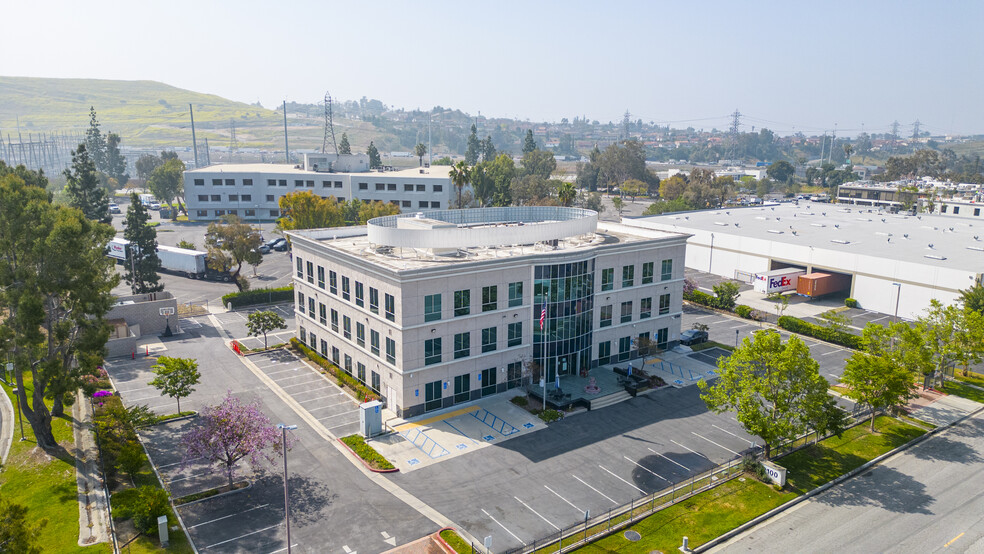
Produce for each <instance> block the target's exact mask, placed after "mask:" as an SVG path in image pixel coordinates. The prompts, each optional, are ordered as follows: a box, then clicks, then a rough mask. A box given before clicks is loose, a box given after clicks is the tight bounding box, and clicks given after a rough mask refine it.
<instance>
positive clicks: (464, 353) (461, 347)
mask: <svg viewBox="0 0 984 554" xmlns="http://www.w3.org/2000/svg"><path fill="white" fill-rule="evenodd" d="M470 355H471V333H468V332H465V333H457V334H455V335H454V359H456V360H457V359H458V358H467V357H468V356H470Z"/></svg>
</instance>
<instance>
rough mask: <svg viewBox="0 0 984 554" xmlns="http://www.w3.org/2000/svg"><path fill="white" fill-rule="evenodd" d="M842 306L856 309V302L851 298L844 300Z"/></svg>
mask: <svg viewBox="0 0 984 554" xmlns="http://www.w3.org/2000/svg"><path fill="white" fill-rule="evenodd" d="M844 305H845V306H847V307H848V308H857V307H858V301H857V300H855V299H853V298H845V299H844Z"/></svg>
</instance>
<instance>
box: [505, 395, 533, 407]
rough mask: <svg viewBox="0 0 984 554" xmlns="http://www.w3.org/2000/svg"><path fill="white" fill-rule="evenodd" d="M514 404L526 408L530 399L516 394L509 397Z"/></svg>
mask: <svg viewBox="0 0 984 554" xmlns="http://www.w3.org/2000/svg"><path fill="white" fill-rule="evenodd" d="M509 401H510V402H512V403H513V404H515V405H517V406H520V407H522V408H525V407H527V406H529V405H530V401H529V400H527V399H526V397H525V396H514V397H512V398H510V399H509Z"/></svg>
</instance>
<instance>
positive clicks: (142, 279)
mask: <svg viewBox="0 0 984 554" xmlns="http://www.w3.org/2000/svg"><path fill="white" fill-rule="evenodd" d="M149 222H150V214H149V213H147V208H145V207H144V205H143V202H141V201H140V198H139V197H138V196H137V193H131V194H130V207H129V208H128V209H127V210H126V222H125V223H124V230H123V238H125V239H126V240H128V241H130V248H129V250H128V252H127V253H126V255H127V262H126V264H125V267H124V271H123V280H124V281H126V284H128V285H130V289H131V290H132V291H133V294H143V293H146V292H160V291H162V290H164V283H161V282H160V281H161V277H160V275H158V274H157V272H158V270H160V268H161V260H160V258H158V257H157V231H156V230H155V229H154V228H153V227H151V226H150V225H149Z"/></svg>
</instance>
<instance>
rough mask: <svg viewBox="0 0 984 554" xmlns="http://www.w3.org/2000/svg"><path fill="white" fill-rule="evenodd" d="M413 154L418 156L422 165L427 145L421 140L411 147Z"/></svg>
mask: <svg viewBox="0 0 984 554" xmlns="http://www.w3.org/2000/svg"><path fill="white" fill-rule="evenodd" d="M413 154H414V155H415V156H417V158H419V160H420V165H421V166H422V165H424V155H426V154H427V145H426V144H424V143H422V142H418V143H417V146H414V147H413Z"/></svg>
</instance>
